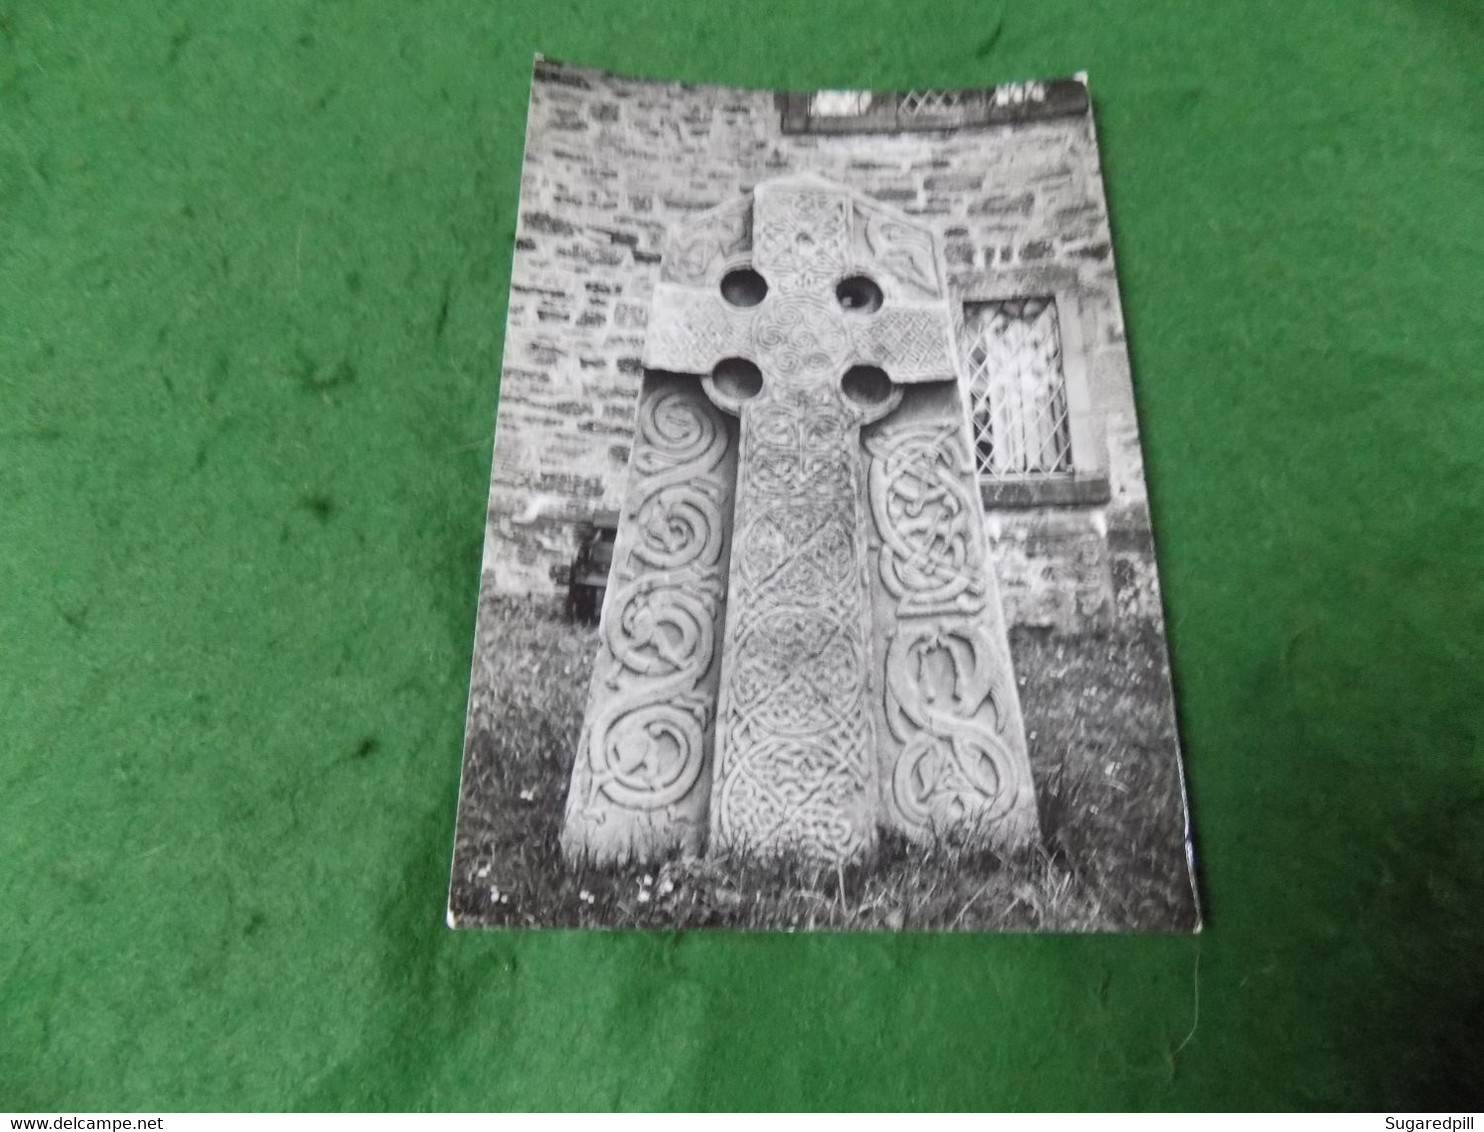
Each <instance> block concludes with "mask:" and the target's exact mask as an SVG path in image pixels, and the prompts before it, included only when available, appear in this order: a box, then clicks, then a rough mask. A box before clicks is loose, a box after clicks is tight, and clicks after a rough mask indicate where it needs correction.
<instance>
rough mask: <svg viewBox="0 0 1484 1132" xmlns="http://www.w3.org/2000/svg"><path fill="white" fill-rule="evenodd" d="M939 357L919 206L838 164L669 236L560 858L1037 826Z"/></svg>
mask: <svg viewBox="0 0 1484 1132" xmlns="http://www.w3.org/2000/svg"><path fill="white" fill-rule="evenodd" d="M955 356H956V355H955V350H954V339H953V321H952V316H951V313H950V308H949V305H948V300H947V294H946V291H945V287H944V283H943V272H942V270H941V266H940V261H939V257H938V255H937V249H936V247H935V244H934V240H933V235H932V232H931V230H930V229H927V228H925V227H923V226H921V225H919V224H916V223H915V222H912V221H911V220H909V219H908V218H906V217H903V216H900V215H897V214H895V213H892V212H889V211H888V210H886V209H885V208H883V207H882V206H880V205H878V204H876V203H874V202H872V201H870V200H868V199H866V198H863V197H860V196H858V195H857V194H855V193H853V192H851V191H850V190H848V189H846V188H844V187H842V186H839V185H836V184H833V183H831V182H828V181H824V180H822V179H819V178H815V177H807V176H806V177H788V178H780V179H778V180H774V181H770V182H766V183H764V184H761V185H759V186H758V187H757V188H756V189H755V190H754V192H753V193H752V194H751V195H750V196H748V197H744V198H742V199H741V200H739V201H738V202H736V203H734V204H731V205H728V206H724V207H722V208H720V209H716V210H713V211H712V212H711V213H708V214H706V215H704V216H702V217H699V218H697V219H696V220H694V221H692V222H690V223H688V224H686V225H683V226H682V227H681V228H680V229H679V230H677V231H676V232H675V233H673V234H672V237H671V239H670V242H669V244H668V246H667V248H666V250H665V256H664V261H663V264H662V275H661V281H660V283H659V285H658V287H657V290H656V292H655V295H654V299H653V302H652V304H651V308H650V319H649V328H648V335H647V338H646V344H645V366H646V372H645V378H644V385H643V388H642V390H641V393H640V400H639V409H638V419H637V424H636V435H635V444H634V447H633V450H632V454H631V457H630V469H629V480H628V484H627V487H626V495H625V502H624V510H623V515H622V517H621V519H620V525H619V533H618V538H617V541H616V543H615V548H614V567H613V576H612V577H611V578H610V585H609V588H608V592H607V596H606V599H605V603H604V612H603V619H602V627H601V630H600V632H601V636H602V639H603V644H602V648H601V651H600V655H599V657H598V659H597V663H596V667H595V671H594V676H593V685H592V691H591V695H590V699H589V705H588V712H587V717H586V719H585V721H584V728H583V734H582V739H581V742H580V750H579V751H578V754H577V758H576V760H575V763H574V767H573V775H572V788H571V791H570V794H569V796H568V803H567V820H566V826H565V829H564V831H563V845H564V848H565V850H566V851H567V853H568V855H569V856H573V857H590V858H595V859H599V860H649V859H652V858H655V857H657V856H661V855H663V854H665V853H668V852H672V851H675V850H681V851H686V852H699V851H700V850H701V849H703V848H707V847H709V850H710V851H711V852H713V853H717V854H744V855H750V856H755V857H776V856H793V857H797V858H801V859H805V860H812V861H817V862H840V861H845V860H851V859H855V858H859V857H862V856H864V855H866V854H868V853H869V852H870V851H871V850H872V849H873V848H874V845H875V842H876V836H877V832H878V830H879V829H880V828H882V827H886V828H895V829H899V830H901V831H902V832H904V833H906V834H907V835H908V836H909V837H911V838H913V839H916V840H926V839H930V838H932V837H935V836H945V837H957V838H960V839H962V840H965V841H967V842H969V843H972V844H982V845H1014V844H1018V843H1022V842H1025V841H1027V840H1030V839H1032V838H1034V837H1035V836H1036V833H1037V823H1036V812H1035V800H1034V793H1033V788H1032V783H1031V777H1030V773H1029V767H1028V763H1027V759H1026V748H1025V735H1024V727H1023V724H1022V722H1021V716H1020V706H1019V701H1018V697H1017V696H1016V691H1015V682H1014V678H1013V673H1012V670H1011V665H1010V655H1009V650H1008V646H1007V642H1006V636H1005V629H1004V621H1003V616H1002V613H1001V611H1000V605H999V598H998V594H997V592H996V589H995V584H994V579H993V576H992V574H991V573H990V570H989V567H988V562H987V551H988V546H987V542H986V539H985V534H984V527H983V514H982V511H981V509H980V504H979V498H978V491H977V487H976V484H975V481H974V474H973V469H972V465H971V462H970V457H969V446H968V418H967V414H966V410H965V408H964V401H963V398H962V396H961V394H960V391H959V386H958V377H957V371H956V365H955ZM698 377H699V381H698V380H697V378H698Z"/></svg>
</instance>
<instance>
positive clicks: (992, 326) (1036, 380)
mask: <svg viewBox="0 0 1484 1132" xmlns="http://www.w3.org/2000/svg"><path fill="white" fill-rule="evenodd" d="M964 335H965V340H966V349H965V351H964V354H965V357H966V358H967V360H968V365H969V391H970V398H971V402H972V405H973V413H974V450H975V460H976V463H977V465H978V469H979V475H980V477H981V478H982V479H986V480H999V479H1005V478H1010V477H1018V476H1043V475H1056V474H1060V473H1065V472H1070V471H1072V435H1071V422H1070V420H1069V419H1068V413H1067V387H1066V377H1065V373H1064V371H1063V369H1062V354H1061V328H1060V324H1059V323H1058V321H1057V312H1056V302H1055V300H1053V299H1051V298H1049V297H1040V298H1023V299H1007V300H1002V301H998V302H990V303H971V304H968V305H967V306H966V307H965V311H964Z"/></svg>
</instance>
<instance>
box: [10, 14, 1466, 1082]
mask: <svg viewBox="0 0 1484 1132" xmlns="http://www.w3.org/2000/svg"><path fill="white" fill-rule="evenodd" d="M1481 44H1484V11H1481V6H1480V5H1479V4H1477V3H1473V2H1468V0H1355V2H1352V3H1345V4H1341V3H1333V4H1326V3H1315V2H1300V0H1270V2H1264V3H1247V4H1216V3H1212V4H1209V5H1200V4H1197V3H1194V2H1193V0H1153V2H1144V3H1126V4H1115V3H1109V2H1098V0H1037V2H1035V3H1030V2H1026V0H1001V2H999V3H973V2H970V0H953V2H944V3H916V4H913V3H908V2H906V0H901V2H898V3H880V2H878V3H862V4H857V5H851V4H845V3H841V2H839V0H813V2H811V3H807V4H805V3H797V4H786V5H785V4H781V3H773V4H768V3H758V2H753V3H748V2H736V3H719V2H716V0H694V2H691V3H674V4H661V3H646V2H644V0H627V2H614V3H577V2H571V0H567V2H552V3H548V4H546V5H544V6H541V5H537V4H536V3H527V2H521V3H513V2H503V3H502V2H498V0H486V2H484V3H482V4H481V3H476V2H474V0H424V2H417V3H411V2H405V0H404V2H390V0H388V2H385V3H379V4H371V3H354V2H351V0H338V2H337V0H330V2H323V3H301V2H290V0H263V2H253V0H245V2H243V3H222V2H219V0H218V2H210V3H208V2H199V3H190V2H185V0H170V2H160V0H154V2H145V0H130V2H122V0H120V2H115V3H109V4H102V3H84V2H80V0H19V2H18V0H0V744H3V752H0V753H3V758H0V1108H4V1107H10V1108H20V1109H42V1110H53V1111H55V1110H72V1109H82V1110H87V1109H110V1110H119V1109H139V1110H171V1109H192V1108H229V1109H237V1108H259V1107H266V1108H276V1107H310V1108H340V1107H394V1108H409V1107H411V1108H415V1107H438V1108H447V1107H457V1108H484V1107H505V1106H512V1107H526V1106H562V1107H568V1106H597V1107H608V1106H621V1107H641V1106H666V1107H675V1106H767V1107H771V1106H802V1107H821V1106H842V1107H865V1106H913V1107H918V1106H922V1107H955V1108H956V1107H970V1106H973V1107H992V1108H997V1107H1027V1108H1029V1107H1078V1108H1080V1107H1123V1106H1141V1107H1142V1106H1149V1107H1175V1106H1191V1107H1230V1106H1237V1107H1254V1106H1255V1107H1267V1106H1281V1107H1288V1106H1299V1107H1309V1106H1336V1107H1368V1108H1375V1107H1405V1106H1420V1107H1438V1106H1444V1107H1446V1106H1460V1105H1465V1104H1472V1105H1474V1106H1478V1105H1480V1104H1481V1103H1484V1102H1481V1073H1484V1069H1481V1065H1484V1049H1481V1038H1480V1033H1481V1030H1484V973H1481V963H1480V956H1481V954H1484V923H1481V910H1480V908H1481V904H1484V894H1481V885H1480V874H1481V859H1484V802H1481V797H1484V769H1481V761H1484V755H1481V731H1484V707H1481V704H1484V584H1481V569H1480V567H1481V563H1484V469H1481V462H1480V453H1481V451H1484V384H1481V382H1484V374H1481V366H1480V362H1479V347H1480V343H1481V333H1480V331H1481V298H1484V286H1481V271H1480V263H1481V253H1484V209H1481V204H1484V188H1481V185H1484V49H1481ZM538 50H540V51H543V52H545V53H546V54H548V55H550V56H553V57H556V58H561V59H570V60H573V61H576V62H582V63H588V64H592V65H597V66H604V67H609V68H613V69H620V70H626V71H631V72H638V73H649V74H655V75H663V76H671V77H679V78H687V79H696V80H711V81H720V82H728V83H736V84H747V85H792V86H798V87H816V86H876V87H902V86H953V85H967V84H983V83H988V82H993V81H996V80H1006V79H1017V78H1027V77H1037V76H1052V75H1060V74H1065V73H1068V72H1071V71H1074V70H1077V69H1086V70H1087V71H1089V72H1090V74H1091V78H1092V87H1093V92H1094V97H1095V100H1096V102H1097V107H1098V112H1099V121H1100V124H1101V132H1102V141H1103V147H1104V159H1105V169H1106V172H1107V176H1108V188H1109V194H1110V201H1111V208H1112V215H1113V225H1114V233H1115V241H1116V248H1117V254H1118V257H1119V264H1120V270H1121V276H1122V281H1123V287H1124V301H1125V307H1126V311H1127V316H1128V324H1129V333H1130V342H1131V346H1132V353H1133V364H1134V373H1135V383H1136V387H1137V391H1138V398H1139V404H1140V410H1141V414H1142V420H1143V425H1144V430H1145V437H1146V449H1147V454H1148V463H1149V478H1150V485H1151V490H1152V493H1153V498H1154V509H1155V522H1156V534H1157V537H1158V540H1159V546H1160V552H1161V556H1162V563H1163V573H1164V580H1165V585H1166V601H1167V605H1168V610H1169V615H1170V622H1171V626H1172V638H1173V646H1174V659H1175V671H1176V678H1177V685H1178V692H1179V696H1180V702H1181V715H1182V723H1183V731H1184V737H1185V741H1186V744H1187V758H1188V768H1189V777H1190V785H1191V790H1192V795H1193V803H1194V808H1195V820H1196V836H1197V842H1198V847H1199V851H1200V856H1201V862H1202V879H1203V885H1204V895H1205V898H1206V902H1207V910H1208V915H1209V926H1208V930H1207V931H1206V933H1205V934H1204V935H1203V936H1200V937H1197V938H1133V937H1129V938H1034V937H1007V938H995V937H959V938H950V937H935V936H912V937H903V938H890V937H863V936H828V937H783V936H741V937H739V936H730V937H729V936H724V935H704V934H691V935H685V936H654V935H644V934H627V935H600V934H578V933H551V934H524V935H521V934H498V933H487V934H479V933H460V934H454V933H451V932H449V931H448V930H447V929H446V928H445V927H444V926H443V918H442V917H443V901H444V886H445V883H446V876H447V867H448V857H449V852H450V847H451V841H452V827H453V815H454V802H455V794H456V789H457V777H458V768H459V755H460V733H461V729H462V725H463V709H464V694H465V684H466V680H467V675H468V659H469V650H470V644H471V639H472V629H473V617H474V605H475V587H476V581H477V577H478V570H479V556H480V547H481V522H482V512H483V505H484V496H485V485H486V478H487V474H488V467H489V454H490V426H491V421H492V417H493V409H494V403H495V395H496V385H497V373H498V369H497V359H498V356H499V348H500V338H501V326H502V324H503V320H504V309H505V302H506V280H507V275H508V271H509V265H510V251H511V245H512V238H513V226H514V221H515V206H516V193H517V188H518V183H519V168H520V157H521V138H522V123H523V118H524V111H525V99H526V91H527V82H528V75H529V70H530V60H531V56H532V53H533V52H535V51H538Z"/></svg>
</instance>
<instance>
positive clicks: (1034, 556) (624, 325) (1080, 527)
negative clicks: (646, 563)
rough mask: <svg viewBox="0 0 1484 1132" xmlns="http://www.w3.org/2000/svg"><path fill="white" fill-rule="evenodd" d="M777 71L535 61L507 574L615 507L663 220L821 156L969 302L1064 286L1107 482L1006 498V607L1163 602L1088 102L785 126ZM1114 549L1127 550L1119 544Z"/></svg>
mask: <svg viewBox="0 0 1484 1132" xmlns="http://www.w3.org/2000/svg"><path fill="white" fill-rule="evenodd" d="M780 103H781V100H779V99H778V98H776V97H775V95H774V94H772V93H770V92H765V91H749V90H736V89H728V88H719V87H700V86H682V85H675V84H659V83H649V82H644V81H639V80H633V79H626V78H621V77H615V76H611V75H606V74H602V73H600V72H595V71H589V70H579V69H575V68H571V67H566V66H562V65H559V64H554V63H549V62H538V64H537V66H536V71H535V75H534V81H533V84H532V91H531V104H530V119H529V124H528V128H527V138H526V155H525V166H524V170H523V175H522V182H521V209H520V218H519V223H518V226H517V230H516V253H515V259H514V266H513V271H512V280H511V294H510V311H509V321H508V325H507V331H506V339H505V356H504V368H503V375H502V379H501V386H500V401H499V420H498V427H497V431H496V442H495V458H494V467H493V475H492V481H491V491H490V501H489V523H488V527H487V538H486V546H485V571H486V574H487V579H486V585H487V586H489V587H490V588H491V589H492V591H493V592H495V593H498V594H527V595H542V596H550V597H553V598H559V597H560V596H562V594H563V592H564V590H565V586H566V578H567V570H568V566H569V564H570V562H571V560H572V556H573V553H574V551H575V549H576V545H577V540H578V534H577V525H578V524H580V523H582V522H584V521H587V520H590V519H591V518H592V517H593V516H594V515H595V514H597V513H599V512H603V511H616V510H617V507H618V503H619V499H620V497H621V494H622V489H623V477H624V472H625V467H626V462H627V460H628V454H629V442H630V437H631V434H632V428H633V417H634V400H635V395H636V393H637V390H638V386H639V378H640V375H641V373H642V367H641V364H640V357H641V355H642V353H643V344H644V330H645V319H646V314H647V311H648V305H649V299H650V293H651V290H652V287H653V285H654V282H655V280H656V279H657V277H658V271H659V258H660V247H661V244H662V241H663V236H664V233H665V231H666V229H667V228H668V227H669V225H670V224H671V223H672V222H674V221H676V220H677V219H679V218H681V217H684V216H686V215H689V214H692V213H694V212H697V211H700V210H703V209H707V208H711V207H713V206H715V205H717V204H720V203H722V202H724V201H726V200H729V199H733V198H735V197H736V196H737V195H738V194H739V193H743V192H747V191H750V190H751V189H752V188H753V187H754V186H755V185H756V184H757V183H758V182H759V181H761V180H764V179H767V178H771V177H776V176H779V175H781V174H785V173H792V172H804V171H810V172H815V173H819V174H821V175H823V176H825V177H828V178H831V179H833V180H835V181H838V182H842V183H844V184H847V185H850V186H852V187H855V188H857V189H859V190H861V191H863V192H865V193H866V194H868V195H869V196H872V197H874V198H875V199H877V200H880V201H882V202H885V203H888V204H890V205H892V206H893V207H895V208H898V209H900V210H901V211H903V212H906V213H909V214H911V215H914V216H917V217H921V218H924V219H926V220H928V221H929V222H930V223H932V224H933V225H934V227H935V228H936V229H937V230H938V234H939V237H940V240H941V243H942V246H943V249H944V253H945V258H946V260H947V264H948V268H949V271H950V281H951V283H952V285H953V287H954V289H955V291H956V292H957V293H958V295H959V297H960V299H961V300H962V301H973V300H974V299H976V298H992V297H999V296H1002V295H1003V293H1004V292H1005V291H1006V289H1007V288H1009V289H1011V290H1018V291H1020V292H1022V293H1027V294H1035V293H1051V292H1052V291H1055V292H1056V293H1058V294H1059V295H1061V296H1063V297H1064V299H1063V301H1065V298H1066V297H1070V300H1071V301H1070V302H1066V303H1065V305H1066V306H1067V307H1069V308H1070V309H1063V310H1062V311H1061V318H1062V322H1063V325H1064V326H1067V325H1068V324H1070V328H1071V331H1072V332H1071V333H1069V334H1067V335H1066V338H1065V341H1064V350H1067V351H1071V350H1073V349H1075V351H1076V353H1077V358H1076V359H1074V360H1076V361H1077V362H1078V364H1080V365H1081V367H1082V370H1083V374H1084V377H1085V384H1086V388H1087V393H1088V397H1089V401H1090V407H1091V417H1092V419H1093V421H1094V422H1095V425H1096V433H1097V435H1098V437H1099V438H1100V444H1101V445H1105V450H1104V451H1101V452H1100V453H1099V455H1100V456H1105V457H1106V463H1105V467H1104V471H1105V473H1106V476H1107V480H1108V484H1109V488H1110V492H1109V494H1110V498H1109V500H1108V502H1106V503H1100V504H1096V505H1064V506H1056V507H1015V508H992V509H991V510H990V515H989V519H990V522H989V528H990V532H991V538H992V541H993V544H994V558H995V563H996V573H997V575H998V577H999V578H1000V581H1001V586H1002V589H1003V594H1004V600H1005V606H1006V612H1007V615H1008V617H1009V619H1010V621H1011V623H1012V624H1019V625H1029V626H1045V627H1049V628H1054V629H1059V630H1074V629H1081V628H1086V627H1088V626H1102V625H1106V624H1108V623H1109V621H1110V619H1111V618H1113V617H1114V616H1119V617H1128V616H1134V617H1145V618H1157V617H1158V615H1159V599H1158V587H1157V582H1156V580H1155V575H1154V565H1153V558H1152V553H1151V552H1150V551H1149V549H1148V548H1149V539H1148V537H1147V530H1148V512H1147V507H1146V503H1145V492H1144V479H1143V470H1142V464H1141V460H1140V454H1139V445H1138V435H1137V426H1136V422H1135V417H1134V407H1133V398H1132V388H1131V384H1130V379H1129V372H1128V362H1127V354H1126V350H1125V346H1124V340H1123V323H1122V317H1121V314H1120V309H1119V302H1118V292H1117V284H1116V280H1115V277H1114V268H1113V259H1112V254H1111V248H1110V242H1109V234H1108V225H1107V210H1106V205H1105V202H1104V196H1103V188H1102V181H1101V173H1100V169H1099V164H1098V155H1097V145H1096V140H1095V136H1094V132H1093V124H1092V119H1091V116H1090V115H1089V114H1085V113H1078V114H1072V115H1067V116H1061V117H1054V118H1041V119H1029V120H1023V121H1010V122H1005V123H1002V124H995V125H988V126H982V127H970V128H963V129H958V130H951V131H944V130H933V131H900V132H888V133H851V132H828V133H822V132H787V133H786V132H785V131H784V129H783V114H782V110H781V105H780ZM1115 548H1120V549H1116V550H1115Z"/></svg>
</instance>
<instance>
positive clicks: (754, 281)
mask: <svg viewBox="0 0 1484 1132" xmlns="http://www.w3.org/2000/svg"><path fill="white" fill-rule="evenodd" d="M767 294H768V281H767V280H766V279H764V278H763V277H762V276H761V275H759V274H758V273H757V272H756V271H754V270H752V268H750V267H739V268H738V269H737V270H736V271H728V272H727V273H726V274H725V275H723V276H722V277H721V297H722V298H723V299H725V300H726V301H727V302H729V303H731V304H732V306H734V307H755V306H757V305H758V303H760V302H762V301H763V299H764V298H765V297H767Z"/></svg>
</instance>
